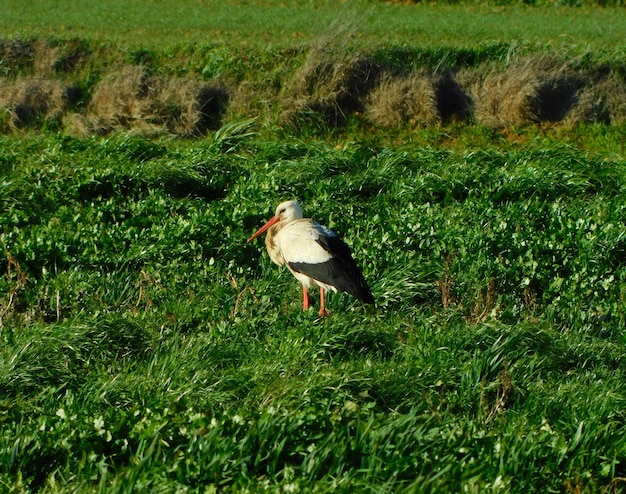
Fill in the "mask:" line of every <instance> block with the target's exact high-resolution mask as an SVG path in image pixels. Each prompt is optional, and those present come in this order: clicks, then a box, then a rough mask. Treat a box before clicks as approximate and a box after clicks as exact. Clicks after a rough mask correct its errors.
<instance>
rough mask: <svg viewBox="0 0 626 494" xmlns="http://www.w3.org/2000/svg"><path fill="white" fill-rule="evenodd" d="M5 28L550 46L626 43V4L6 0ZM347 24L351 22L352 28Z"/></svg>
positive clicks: (222, 42) (6, 32)
mask: <svg viewBox="0 0 626 494" xmlns="http://www.w3.org/2000/svg"><path fill="white" fill-rule="evenodd" d="M0 9H1V10H2V12H3V15H2V18H0V33H2V35H3V36H9V37H15V36H22V37H23V36H29V35H32V34H35V35H38V36H40V35H42V34H44V35H53V36H61V37H64V38H65V37H70V38H71V37H79V38H88V39H97V40H103V39H106V40H109V41H112V42H114V43H121V44H130V45H135V46H136V45H140V46H141V47H143V48H146V47H147V48H150V49H155V48H159V49H163V47H171V46H175V45H178V44H180V43H183V44H188V43H189V42H193V43H201V44H208V45H212V46H223V47H233V46H242V45H243V46H247V47H249V48H254V49H257V48H258V47H259V46H261V47H265V46H267V45H268V44H270V45H273V46H277V47H284V46H292V45H294V44H300V43H304V44H307V43H311V42H315V41H316V40H318V39H319V37H320V36H322V35H328V34H329V26H334V27H333V28H332V29H330V32H334V31H335V30H339V32H340V33H344V34H349V33H351V32H355V33H357V38H356V43H357V44H358V45H359V46H361V47H362V46H363V44H365V45H374V46H380V44H381V40H384V45H387V46H389V45H391V46H394V45H399V46H405V45H407V44H408V45H409V46H421V47H427V48H433V47H435V48H437V47H441V46H448V47H462V48H475V47H476V46H477V45H481V44H490V43H493V42H497V43H513V44H522V45H524V44H526V43H530V44H541V45H549V46H551V47H552V48H554V49H561V48H563V47H570V48H572V49H573V51H575V52H577V53H578V54H581V53H585V52H587V51H603V50H609V51H612V50H613V49H615V48H620V49H621V50H622V51H623V49H624V36H623V28H622V26H623V25H624V22H626V13H625V12H624V9H622V8H616V7H606V8H599V7H597V6H584V7H577V8H574V7H558V6H554V5H546V6H543V7H528V6H520V5H508V6H506V7H505V6H503V5H497V4H490V3H476V4H469V3H461V4H456V3H450V4H446V3H444V4H436V3H435V4H418V5H412V6H407V5H393V4H388V3H386V2H357V3H355V4H353V5H349V6H347V5H345V4H338V3H337V2H329V1H326V2H315V8H311V3H310V2H304V1H303V2H279V1H269V2H239V3H237V4H234V3H230V2H219V1H205V2H198V1H190V0H185V1H179V2H176V3H171V2H151V1H146V0H141V1H135V2H132V3H131V4H129V3H128V2H123V1H109V2H86V1H79V2H76V1H67V0H63V1H57V2H53V3H51V2H46V1H41V0H39V1H34V2H31V3H30V4H29V5H28V7H25V6H24V5H23V4H22V3H21V2H16V1H11V0H9V1H7V0H3V1H2V2H0ZM346 27H348V29H347V30H346Z"/></svg>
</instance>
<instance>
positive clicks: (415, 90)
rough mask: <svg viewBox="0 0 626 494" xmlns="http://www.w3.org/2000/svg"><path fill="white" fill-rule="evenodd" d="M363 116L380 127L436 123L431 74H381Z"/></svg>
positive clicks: (435, 105) (433, 85)
mask: <svg viewBox="0 0 626 494" xmlns="http://www.w3.org/2000/svg"><path fill="white" fill-rule="evenodd" d="M366 117H367V119H368V120H369V121H370V122H372V123H374V124H376V125H379V126H381V127H397V126H399V125H402V124H404V123H407V122H408V123H410V124H412V125H434V124H438V123H440V121H441V118H440V115H439V111H438V107H437V95H436V89H435V84H434V81H433V77H432V76H431V75H430V74H428V73H427V72H425V71H415V72H412V73H411V74H408V75H400V76H392V75H387V76H385V77H383V78H382V80H381V82H380V83H379V85H378V86H377V87H376V88H375V89H374V90H373V91H372V92H371V93H370V95H369V98H368V103H367V111H366Z"/></svg>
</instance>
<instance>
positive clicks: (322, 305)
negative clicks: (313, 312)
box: [318, 288, 327, 317]
mask: <svg viewBox="0 0 626 494" xmlns="http://www.w3.org/2000/svg"><path fill="white" fill-rule="evenodd" d="M318 314H319V316H320V317H324V316H325V315H326V314H327V312H326V300H325V297H324V289H323V288H320V311H319V312H318Z"/></svg>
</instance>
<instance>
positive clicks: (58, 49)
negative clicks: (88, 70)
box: [0, 39, 89, 77]
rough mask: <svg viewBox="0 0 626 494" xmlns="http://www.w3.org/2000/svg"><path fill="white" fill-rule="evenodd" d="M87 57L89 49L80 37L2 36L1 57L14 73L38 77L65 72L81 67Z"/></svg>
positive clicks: (0, 42) (0, 43) (0, 40)
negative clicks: (26, 37)
mask: <svg viewBox="0 0 626 494" xmlns="http://www.w3.org/2000/svg"><path fill="white" fill-rule="evenodd" d="M88 57H89V50H88V48H87V46H86V44H85V43H84V42H82V41H80V40H75V39H74V40H72V39H70V40H64V41H63V42H54V41H52V40H47V39H27V40H20V39H12V40H6V39H0V59H1V60H2V63H3V65H4V66H6V67H8V68H10V70H11V72H14V73H20V72H28V73H29V75H32V76H37V77H48V76H50V75H51V74H66V73H70V72H74V71H77V70H79V69H80V68H81V67H82V66H83V65H84V64H85V63H86V61H87V59H88Z"/></svg>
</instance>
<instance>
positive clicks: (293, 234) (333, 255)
mask: <svg viewBox="0 0 626 494" xmlns="http://www.w3.org/2000/svg"><path fill="white" fill-rule="evenodd" d="M266 231H267V236H266V237H265V245H266V246H267V252H268V254H269V256H270V258H271V259H272V261H274V262H275V263H276V264H278V265H279V266H282V265H286V266H287V268H288V269H289V271H291V273H292V274H293V275H294V276H295V277H296V278H297V279H298V281H300V283H302V296H303V307H304V310H306V309H308V307H309V294H308V289H309V288H310V287H315V286H317V287H319V289H320V311H319V314H320V316H323V315H325V314H326V304H325V296H324V292H325V291H326V290H332V291H334V292H338V291H341V292H346V293H349V294H351V295H353V296H355V297H356V298H357V299H359V300H360V301H362V302H365V303H368V304H373V303H374V297H373V296H372V293H371V291H370V289H369V287H368V286H367V283H366V281H365V279H364V278H363V274H362V273H361V270H360V269H359V268H358V266H357V265H356V263H355V262H354V259H353V258H352V253H351V252H350V248H349V247H348V246H347V245H346V244H345V242H344V241H343V240H341V239H340V238H339V237H338V236H337V235H336V234H335V233H334V232H332V231H331V230H329V229H328V228H326V227H324V226H322V225H320V224H319V223H316V222H315V221H313V220H310V219H308V218H303V217H302V209H301V208H300V205H299V204H298V203H297V202H296V201H287V202H283V203H282V204H280V205H279V206H278V207H277V208H276V214H275V215H274V217H273V218H272V219H270V220H269V221H268V222H267V223H266V224H265V225H264V226H263V227H261V229H259V231H257V232H256V233H255V234H254V235H252V236H251V237H250V238H249V239H248V241H250V240H253V239H255V238H256V237H258V236H259V235H261V234H262V233H264V232H266Z"/></svg>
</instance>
